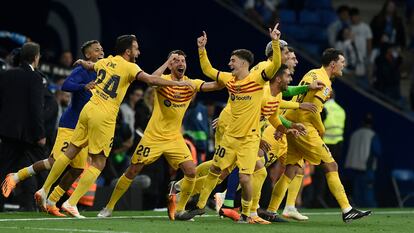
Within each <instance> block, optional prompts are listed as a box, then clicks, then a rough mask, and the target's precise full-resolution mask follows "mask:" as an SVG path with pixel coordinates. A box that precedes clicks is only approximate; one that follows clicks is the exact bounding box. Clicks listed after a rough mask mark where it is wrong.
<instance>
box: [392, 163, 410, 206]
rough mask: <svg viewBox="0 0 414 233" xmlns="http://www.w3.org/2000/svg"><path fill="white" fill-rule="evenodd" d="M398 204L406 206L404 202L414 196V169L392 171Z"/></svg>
mask: <svg viewBox="0 0 414 233" xmlns="http://www.w3.org/2000/svg"><path fill="white" fill-rule="evenodd" d="M391 180H392V185H393V186H394V191H395V195H396V197H397V201H398V206H399V207H401V208H402V207H404V202H406V201H407V200H408V199H410V198H413V197H414V171H413V170H408V169H395V170H393V171H392V172H391Z"/></svg>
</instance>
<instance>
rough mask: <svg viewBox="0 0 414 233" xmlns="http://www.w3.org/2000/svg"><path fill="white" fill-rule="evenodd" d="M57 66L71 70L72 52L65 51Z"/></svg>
mask: <svg viewBox="0 0 414 233" xmlns="http://www.w3.org/2000/svg"><path fill="white" fill-rule="evenodd" d="M59 64H60V65H61V66H63V67H66V68H71V67H72V65H73V56H72V52H71V51H69V50H65V51H63V52H62V54H61V55H60V59H59Z"/></svg>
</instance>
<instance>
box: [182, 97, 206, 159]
mask: <svg viewBox="0 0 414 233" xmlns="http://www.w3.org/2000/svg"><path fill="white" fill-rule="evenodd" d="M196 96H197V95H193V98H192V100H191V103H190V105H189V106H188V109H187V111H186V113H185V115H184V119H183V128H184V134H187V135H188V136H190V138H191V139H192V140H193V141H194V143H195V147H196V149H197V161H198V163H199V164H200V163H202V162H204V161H205V160H206V153H207V150H208V140H209V136H210V125H209V121H208V112H207V107H206V106H205V105H204V104H202V103H201V102H200V101H197V100H196Z"/></svg>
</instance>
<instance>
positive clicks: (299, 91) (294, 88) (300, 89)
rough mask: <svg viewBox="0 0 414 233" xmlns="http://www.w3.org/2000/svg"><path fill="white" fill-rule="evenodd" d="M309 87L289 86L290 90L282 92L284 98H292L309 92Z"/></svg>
mask: <svg viewBox="0 0 414 233" xmlns="http://www.w3.org/2000/svg"><path fill="white" fill-rule="evenodd" d="M308 90H309V86H308V85H303V86H288V89H287V90H286V91H284V92H282V95H283V97H291V96H295V95H300V94H303V93H306V92H308Z"/></svg>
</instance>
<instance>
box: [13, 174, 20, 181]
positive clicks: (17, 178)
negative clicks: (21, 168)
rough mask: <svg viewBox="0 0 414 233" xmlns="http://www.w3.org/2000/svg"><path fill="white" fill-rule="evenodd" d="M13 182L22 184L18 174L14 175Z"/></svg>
mask: <svg viewBox="0 0 414 233" xmlns="http://www.w3.org/2000/svg"><path fill="white" fill-rule="evenodd" d="M13 180H14V182H16V184H17V183H19V182H20V179H19V176H18V175H17V172H16V173H13Z"/></svg>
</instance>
